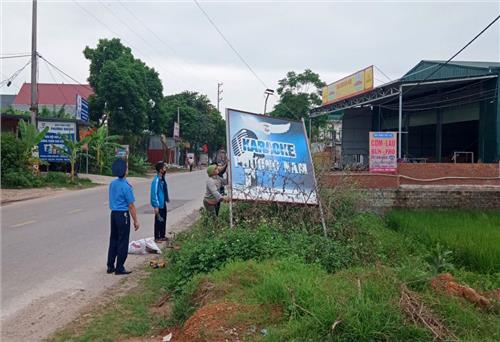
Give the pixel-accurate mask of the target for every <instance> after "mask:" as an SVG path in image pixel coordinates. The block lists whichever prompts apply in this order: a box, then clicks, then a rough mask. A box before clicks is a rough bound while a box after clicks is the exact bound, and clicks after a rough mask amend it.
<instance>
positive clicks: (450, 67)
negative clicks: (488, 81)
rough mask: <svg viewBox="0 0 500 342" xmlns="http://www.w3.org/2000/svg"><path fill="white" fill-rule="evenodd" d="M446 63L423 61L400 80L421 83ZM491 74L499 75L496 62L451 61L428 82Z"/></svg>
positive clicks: (499, 65)
mask: <svg viewBox="0 0 500 342" xmlns="http://www.w3.org/2000/svg"><path fill="white" fill-rule="evenodd" d="M445 62H446V61H429V60H423V61H421V62H420V63H418V64H417V65H416V66H415V67H413V68H412V69H411V70H410V71H408V72H407V73H406V74H405V75H404V76H403V77H402V78H401V80H402V81H403V82H415V81H422V80H424V79H426V78H427V77H428V76H430V75H431V74H432V73H433V72H435V71H436V69H438V68H439V66H441V65H443V64H444V63H445ZM492 74H500V63H498V62H474V61H472V62H468V61H463V62H462V61H452V62H449V63H448V64H447V65H445V66H443V67H441V68H440V69H439V70H438V71H437V72H436V73H435V74H433V75H432V76H431V77H430V78H428V79H427V80H428V81H432V80H443V79H450V78H467V77H476V76H486V75H492Z"/></svg>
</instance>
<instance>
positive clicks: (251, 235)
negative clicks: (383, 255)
mask: <svg viewBox="0 0 500 342" xmlns="http://www.w3.org/2000/svg"><path fill="white" fill-rule="evenodd" d="M203 229H206V227H204V228H200V227H199V228H198V231H195V232H193V233H191V235H190V237H188V238H184V240H185V241H184V243H183V245H182V249H181V250H180V251H176V252H172V253H171V255H170V256H171V258H170V259H171V260H170V263H171V265H172V267H173V271H172V272H173V274H175V275H176V277H175V279H172V281H173V283H172V284H171V286H172V289H174V290H177V291H179V290H181V289H182V287H183V286H184V285H185V284H186V283H187V282H188V281H189V280H190V279H191V278H192V277H193V276H195V275H196V274H200V273H207V272H211V271H213V270H216V269H219V268H220V267H222V266H223V265H225V264H226V263H227V262H229V261H232V260H265V259H269V258H272V257H285V256H292V255H293V256H297V257H298V258H300V259H301V260H303V261H304V262H307V263H311V264H318V265H321V266H322V267H323V268H324V269H325V270H327V271H329V272H334V271H336V270H338V269H340V268H343V267H345V266H347V265H349V264H350V263H351V262H352V261H353V256H352V250H351V249H350V247H349V246H346V245H345V244H342V243H340V242H338V241H335V240H331V239H329V238H325V237H323V236H322V235H316V234H307V233H304V232H303V231H300V230H296V231H289V232H285V231H282V230H280V229H279V228H276V227H273V226H271V225H264V224H263V225H260V226H258V227H257V228H256V229H252V230H249V229H245V228H235V229H222V230H221V231H205V232H203V231H200V230H203Z"/></svg>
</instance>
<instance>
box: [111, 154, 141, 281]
mask: <svg viewBox="0 0 500 342" xmlns="http://www.w3.org/2000/svg"><path fill="white" fill-rule="evenodd" d="M111 169H112V172H113V176H116V177H118V178H117V179H115V180H114V181H112V182H111V183H110V184H109V208H110V209H111V234H110V237H109V249H108V262H107V266H108V269H107V273H108V274H110V273H113V272H114V273H115V274H116V275H122V274H129V273H131V272H130V271H127V270H126V269H125V266H124V264H125V260H127V254H128V244H129V237H130V216H132V219H133V220H134V228H135V230H138V229H139V227H140V225H139V221H138V220H137V210H136V208H135V205H134V202H135V198H134V192H133V189H132V186H131V185H130V184H129V182H127V179H126V176H127V163H126V162H125V161H124V160H123V159H118V160H115V161H114V162H113V165H112V167H111Z"/></svg>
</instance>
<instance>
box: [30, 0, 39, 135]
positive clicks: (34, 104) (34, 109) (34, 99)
mask: <svg viewBox="0 0 500 342" xmlns="http://www.w3.org/2000/svg"><path fill="white" fill-rule="evenodd" d="M36 12H37V0H33V10H32V14H31V108H30V110H31V116H30V119H31V123H32V124H33V125H35V126H36V116H37V114H38V92H37V90H38V89H37V88H38V87H37V77H36V76H37V75H36V74H37V52H36V26H37V24H36V20H37V13H36Z"/></svg>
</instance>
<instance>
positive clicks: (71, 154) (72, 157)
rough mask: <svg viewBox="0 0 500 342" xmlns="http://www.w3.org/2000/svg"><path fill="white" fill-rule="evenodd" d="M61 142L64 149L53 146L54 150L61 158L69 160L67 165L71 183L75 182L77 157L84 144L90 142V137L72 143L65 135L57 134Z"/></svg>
mask: <svg viewBox="0 0 500 342" xmlns="http://www.w3.org/2000/svg"><path fill="white" fill-rule="evenodd" d="M59 136H60V137H61V139H62V141H63V142H64V147H60V146H56V145H54V148H55V149H56V150H57V151H58V152H59V153H60V154H62V155H63V156H66V157H67V158H68V159H69V163H70V165H71V181H72V182H73V181H75V164H76V161H77V159H78V155H79V154H80V153H81V152H82V147H83V146H84V145H85V144H88V143H89V141H90V140H91V137H90V136H88V137H85V138H83V139H81V140H80V141H73V140H72V139H70V138H68V136H66V135H62V134H59Z"/></svg>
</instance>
